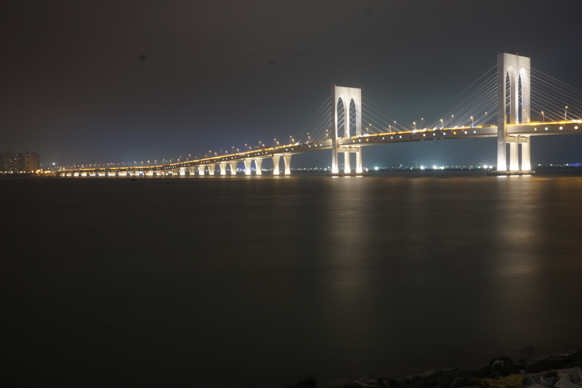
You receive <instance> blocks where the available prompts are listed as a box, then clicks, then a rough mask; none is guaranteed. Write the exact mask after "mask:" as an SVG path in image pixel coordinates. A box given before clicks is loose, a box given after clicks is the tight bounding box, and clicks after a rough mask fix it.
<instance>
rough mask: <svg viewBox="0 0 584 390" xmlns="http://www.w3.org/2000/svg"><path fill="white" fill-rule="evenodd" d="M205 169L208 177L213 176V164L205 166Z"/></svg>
mask: <svg viewBox="0 0 584 390" xmlns="http://www.w3.org/2000/svg"><path fill="white" fill-rule="evenodd" d="M207 169H208V170H209V176H215V165H214V164H210V165H207Z"/></svg>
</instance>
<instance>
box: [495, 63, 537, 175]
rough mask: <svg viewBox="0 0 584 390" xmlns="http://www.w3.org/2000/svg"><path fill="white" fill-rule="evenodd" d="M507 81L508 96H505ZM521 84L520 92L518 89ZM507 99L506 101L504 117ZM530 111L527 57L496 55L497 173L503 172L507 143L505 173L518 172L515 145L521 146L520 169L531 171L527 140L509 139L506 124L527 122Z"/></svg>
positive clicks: (524, 137) (519, 138) (510, 137)
mask: <svg viewBox="0 0 584 390" xmlns="http://www.w3.org/2000/svg"><path fill="white" fill-rule="evenodd" d="M507 78H509V96H507ZM519 85H521V91H520V90H519ZM507 99H509V100H510V107H509V108H510V109H509V116H510V118H507ZM530 112H531V58H529V57H523V56H520V55H517V54H508V53H499V54H498V55H497V171H507V144H509V170H510V171H518V170H519V144H521V170H522V171H529V170H531V153H530V146H531V145H530V137H529V136H528V135H527V136H509V135H508V134H507V121H509V125H518V124H523V123H529V122H531V121H530Z"/></svg>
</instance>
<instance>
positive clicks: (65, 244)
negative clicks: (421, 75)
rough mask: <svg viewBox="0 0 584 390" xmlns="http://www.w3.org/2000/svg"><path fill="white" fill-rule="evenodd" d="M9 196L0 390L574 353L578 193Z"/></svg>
mask: <svg viewBox="0 0 584 390" xmlns="http://www.w3.org/2000/svg"><path fill="white" fill-rule="evenodd" d="M0 187H1V189H2V191H1V194H2V195H0V199H1V200H2V216H3V218H2V227H1V228H0V233H1V236H0V237H1V245H2V260H1V262H0V264H1V265H0V267H1V268H0V289H1V290H0V291H1V295H0V297H1V302H0V303H1V305H0V306H1V308H2V321H1V323H2V325H1V326H2V335H3V337H2V339H3V341H2V347H1V350H2V352H1V353H2V355H3V359H2V360H3V361H4V363H3V364H2V367H1V368H0V370H1V371H2V373H1V377H2V382H3V383H2V384H3V385H4V386H27V387H36V386H59V387H63V386H89V387H102V386H115V387H124V386H140V387H146V386H164V387H178V386H189V387H190V386H195V387H197V386H228V387H230V386H260V387H261V386H275V387H281V386H286V385H289V384H292V383H295V382H297V381H298V380H300V379H302V378H303V377H306V376H308V375H312V376H314V377H315V378H317V379H318V380H319V384H320V385H327V386H332V385H337V384H340V383H342V382H343V381H345V380H349V379H356V378H359V377H361V376H364V375H371V376H374V377H381V376H397V377H401V376H405V375H409V374H413V373H416V372H422V371H425V370H430V369H433V368H438V367H458V368H465V367H471V368H472V367H482V366H485V365H487V364H488V362H489V360H490V359H491V358H493V357H497V356H500V355H506V356H509V357H511V358H519V357H524V356H526V357H537V356H542V355H546V354H551V353H564V352H569V351H571V350H575V349H579V348H581V343H582V337H581V329H582V295H581V291H582V290H581V289H582V279H581V274H582V241H581V237H582V178H581V176H579V175H571V176H570V175H564V176H562V175H548V176H545V175H541V176H531V177H509V178H497V177H483V176H464V177H463V176H459V177H456V176H455V177H419V176H408V177H387V176H382V177H366V178H335V179H333V178H326V177H321V176H319V177H314V176H300V177H291V178H269V177H264V178H261V179H255V178H251V179H248V178H243V177H241V178H236V179H220V178H212V179H184V178H183V179H179V178H174V179H172V178H168V179H142V180H139V181H137V182H131V181H130V180H128V179H105V178H104V179H102V178H84V179H75V178H63V179H59V178H53V179H26V178H24V179H7V178H0Z"/></svg>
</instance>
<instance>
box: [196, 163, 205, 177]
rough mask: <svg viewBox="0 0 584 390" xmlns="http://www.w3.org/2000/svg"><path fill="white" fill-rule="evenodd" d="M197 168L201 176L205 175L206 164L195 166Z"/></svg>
mask: <svg viewBox="0 0 584 390" xmlns="http://www.w3.org/2000/svg"><path fill="white" fill-rule="evenodd" d="M195 170H196V171H197V173H198V174H199V176H205V166H204V165H199V166H197V167H196V168H195Z"/></svg>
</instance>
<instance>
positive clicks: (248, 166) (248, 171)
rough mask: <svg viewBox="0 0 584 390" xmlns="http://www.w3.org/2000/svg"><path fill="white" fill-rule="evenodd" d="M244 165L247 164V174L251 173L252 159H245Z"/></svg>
mask: <svg viewBox="0 0 584 390" xmlns="http://www.w3.org/2000/svg"><path fill="white" fill-rule="evenodd" d="M243 165H244V166H245V175H246V176H249V175H251V159H249V158H246V159H244V160H243Z"/></svg>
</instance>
